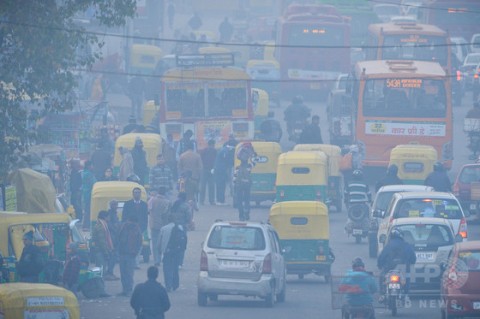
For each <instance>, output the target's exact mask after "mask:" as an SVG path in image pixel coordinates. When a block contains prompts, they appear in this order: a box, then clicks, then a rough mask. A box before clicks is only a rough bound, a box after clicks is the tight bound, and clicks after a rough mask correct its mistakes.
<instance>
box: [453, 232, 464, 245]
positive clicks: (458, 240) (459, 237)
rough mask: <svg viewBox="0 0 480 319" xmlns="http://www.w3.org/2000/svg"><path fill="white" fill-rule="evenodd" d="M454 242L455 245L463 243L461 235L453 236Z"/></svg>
mask: <svg viewBox="0 0 480 319" xmlns="http://www.w3.org/2000/svg"><path fill="white" fill-rule="evenodd" d="M455 242H456V243H461V242H463V237H462V235H460V234H457V235H456V236H455Z"/></svg>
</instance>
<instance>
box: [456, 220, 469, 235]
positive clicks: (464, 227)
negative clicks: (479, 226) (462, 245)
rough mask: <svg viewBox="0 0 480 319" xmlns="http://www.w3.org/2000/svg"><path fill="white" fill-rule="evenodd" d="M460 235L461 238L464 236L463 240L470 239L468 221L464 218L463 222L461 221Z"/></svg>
mask: <svg viewBox="0 0 480 319" xmlns="http://www.w3.org/2000/svg"><path fill="white" fill-rule="evenodd" d="M458 233H459V234H460V236H462V238H467V237H468V233H467V221H466V220H465V217H464V218H462V220H461V221H460V227H459V229H458Z"/></svg>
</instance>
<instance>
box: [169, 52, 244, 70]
mask: <svg viewBox="0 0 480 319" xmlns="http://www.w3.org/2000/svg"><path fill="white" fill-rule="evenodd" d="M176 63H177V67H182V68H189V67H197V66H207V67H208V66H222V67H223V66H232V65H234V64H235V57H234V55H233V53H209V54H182V55H177V56H176Z"/></svg>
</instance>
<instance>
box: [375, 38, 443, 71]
mask: <svg viewBox="0 0 480 319" xmlns="http://www.w3.org/2000/svg"><path fill="white" fill-rule="evenodd" d="M383 46H384V49H383V55H382V59H383V60H420V61H432V62H438V63H440V65H443V66H445V65H447V61H448V46H447V43H446V36H428V35H417V34H407V35H405V34H403V35H385V39H384V42H383Z"/></svg>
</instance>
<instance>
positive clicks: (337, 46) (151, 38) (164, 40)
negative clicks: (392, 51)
mask: <svg viewBox="0 0 480 319" xmlns="http://www.w3.org/2000/svg"><path fill="white" fill-rule="evenodd" d="M370 1H371V0H370ZM0 23H4V24H11V25H17V26H24V27H28V28H35V29H46V30H50V31H59V32H69V33H82V34H89V35H94V36H100V37H106V36H109V37H116V38H121V39H132V40H143V41H159V42H171V43H185V44H209V45H214V46H219V45H221V46H231V47H255V48H258V47H265V48H297V49H352V48H360V49H378V48H383V49H388V48H397V47H399V46H401V45H382V46H378V45H360V46H352V45H291V44H269V43H241V42H237V43H231V42H221V41H201V40H188V39H169V38H155V37H145V36H138V35H135V36H134V35H125V34H115V33H107V32H95V31H86V30H78V29H66V28H58V27H52V26H42V25H38V24H30V23H24V22H12V21H0ZM412 33H414V32H412ZM471 44H472V43H469V42H468V43H458V44H456V43H445V44H431V45H429V44H417V45H416V46H415V47H417V48H422V47H425V48H431V47H435V48H437V47H449V46H469V45H471Z"/></svg>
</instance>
